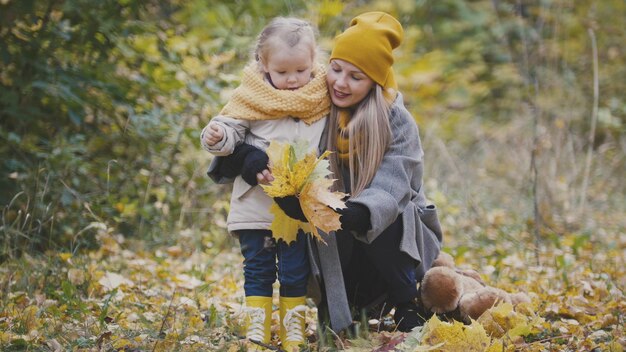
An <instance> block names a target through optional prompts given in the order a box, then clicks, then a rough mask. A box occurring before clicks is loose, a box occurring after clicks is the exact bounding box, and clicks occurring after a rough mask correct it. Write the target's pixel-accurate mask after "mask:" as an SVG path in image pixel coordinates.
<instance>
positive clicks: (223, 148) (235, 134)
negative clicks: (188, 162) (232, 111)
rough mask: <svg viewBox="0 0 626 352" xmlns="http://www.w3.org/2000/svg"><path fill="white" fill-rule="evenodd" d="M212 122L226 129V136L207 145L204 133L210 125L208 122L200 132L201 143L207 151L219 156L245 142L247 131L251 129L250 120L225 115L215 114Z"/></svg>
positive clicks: (229, 152) (227, 153)
mask: <svg viewBox="0 0 626 352" xmlns="http://www.w3.org/2000/svg"><path fill="white" fill-rule="evenodd" d="M210 123H214V124H217V125H218V126H220V127H222V128H223V129H224V138H223V139H222V140H221V141H220V142H218V143H216V144H214V145H207V144H206V143H205V142H204V133H205V131H206V130H207V128H208V127H209V125H208V124H207V125H206V126H205V127H204V128H203V129H202V133H200V144H201V145H202V148H204V149H205V150H206V151H208V152H210V153H212V154H213V155H217V156H222V155H229V154H231V153H232V152H233V151H234V150H235V147H236V146H238V145H240V144H241V143H243V142H244V140H245V137H246V133H248V131H249V130H250V122H249V121H247V120H239V119H234V118H232V117H227V116H223V115H217V116H215V117H214V118H212V119H211V122H210Z"/></svg>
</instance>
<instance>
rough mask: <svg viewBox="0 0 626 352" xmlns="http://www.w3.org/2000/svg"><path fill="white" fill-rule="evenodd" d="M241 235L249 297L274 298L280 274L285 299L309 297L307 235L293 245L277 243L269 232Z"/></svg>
mask: <svg viewBox="0 0 626 352" xmlns="http://www.w3.org/2000/svg"><path fill="white" fill-rule="evenodd" d="M237 235H238V236H239V244H240V246H241V254H243V258H244V260H243V265H244V266H243V275H244V278H245V282H244V284H243V288H244V291H245V293H246V296H265V297H271V296H272V291H273V290H272V284H274V282H275V281H276V274H277V273H278V282H280V295H281V296H282V297H301V296H305V295H306V285H307V280H308V277H309V271H310V268H309V257H308V256H307V252H306V239H305V236H306V234H305V233H304V232H302V231H300V232H298V236H297V237H296V241H295V242H292V243H291V244H289V245H288V244H287V243H285V242H284V241H282V240H281V241H275V240H274V238H272V232H271V231H269V230H240V231H237Z"/></svg>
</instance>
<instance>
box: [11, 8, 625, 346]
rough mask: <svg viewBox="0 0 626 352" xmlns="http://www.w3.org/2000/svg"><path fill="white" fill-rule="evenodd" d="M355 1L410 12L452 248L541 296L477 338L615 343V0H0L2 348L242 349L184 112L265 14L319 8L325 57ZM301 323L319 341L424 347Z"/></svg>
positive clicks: (412, 88)
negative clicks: (321, 333) (322, 331)
mask: <svg viewBox="0 0 626 352" xmlns="http://www.w3.org/2000/svg"><path fill="white" fill-rule="evenodd" d="M369 10H380V11H387V12H389V13H391V14H393V15H394V16H396V17H397V18H398V19H399V20H400V21H401V22H402V24H403V26H404V28H405V41H404V43H403V44H402V46H401V47H400V48H399V49H397V50H396V51H395V55H396V64H395V68H396V71H397V77H398V81H399V85H400V90H401V91H402V92H403V94H404V96H405V101H406V102H407V105H408V108H409V110H410V111H411V112H412V113H413V115H414V116H415V119H416V122H417V123H418V124H419V126H420V133H421V136H422V141H423V144H424V150H425V153H426V164H425V166H426V169H425V177H424V179H425V184H426V187H427V189H428V192H429V193H428V196H429V198H431V199H432V200H433V202H434V203H435V204H437V206H438V207H439V214H440V216H441V220H442V222H443V227H444V231H445V236H446V237H445V243H444V244H445V248H444V250H445V251H447V252H449V253H451V254H452V255H453V256H454V257H455V259H456V261H457V264H458V265H460V266H466V267H472V268H475V269H477V270H478V271H479V272H480V273H481V274H482V275H483V277H484V278H485V280H486V281H487V282H489V283H490V284H492V285H494V286H498V287H501V288H503V289H505V290H509V291H519V290H522V291H526V292H529V293H530V294H531V295H532V297H533V304H534V306H533V311H534V313H535V315H533V314H530V313H528V314H525V315H523V317H524V319H522V320H521V321H523V324H521V323H519V321H518V323H519V324H518V323H516V324H513V325H511V326H509V327H508V328H505V329H503V333H502V334H500V336H499V337H497V336H496V335H494V334H492V335H491V337H490V338H491V339H493V340H492V342H493V341H496V338H497V339H499V341H500V342H501V345H502V346H503V348H504V349H510V348H511V347H512V346H513V348H517V349H521V350H561V349H569V350H579V349H585V350H592V349H597V350H623V348H624V347H626V337H625V333H624V330H623V326H624V323H625V320H626V304H625V303H624V289H625V288H626V279H625V277H626V272H625V269H624V268H625V267H626V197H625V195H626V192H625V188H626V177H624V175H625V172H624V170H626V167H625V166H626V159H625V156H626V133H625V132H626V126H625V124H626V97H625V95H624V91H625V90H626V47H625V46H624V43H626V20H625V19H626V3H625V2H624V1H622V0H602V1H600V0H592V1H584V2H583V1H567V0H540V1H539V0H537V1H520V0H518V1H512V0H472V1H463V0H438V1H434V0H433V1H429V0H415V1H410V0H385V1H379V0H373V1H363V0H359V1H357V0H355V1H337V0H319V1H304V0H302V1H298V0H284V1H272V0H256V1H215V0H202V1H200V0H190V1H183V0H163V1H150V0H149V1H136V0H101V1H89V0H65V1H56V0H49V1H43V0H39V1H38V0H19V1H17V0H0V40H1V41H0V87H1V89H0V140H1V143H0V155H1V157H2V158H1V159H2V160H1V162H0V207H1V210H2V212H1V214H0V220H1V222H0V302H1V303H0V348H1V349H2V350H45V351H60V350H245V348H246V346H245V345H242V344H241V343H240V341H239V339H238V337H237V334H238V333H240V331H239V327H240V326H239V325H238V322H237V320H236V319H235V318H233V317H232V316H233V313H236V312H237V311H238V310H239V309H240V304H241V302H242V299H243V293H242V292H243V291H242V275H241V257H240V255H239V254H238V248H237V243H236V241H235V240H233V239H232V238H230V237H229V236H227V234H226V230H225V217H226V214H227V212H228V199H229V193H230V192H229V190H230V189H229V188H228V186H222V185H215V184H213V183H212V182H211V181H210V179H209V178H208V177H206V175H205V171H206V168H207V166H208V164H209V162H210V156H209V154H208V153H206V152H204V151H202V150H201V148H200V147H199V132H200V130H201V129H202V127H203V126H204V125H205V124H206V123H207V122H208V121H209V120H210V118H211V116H213V115H215V114H217V113H218V112H219V111H220V108H221V107H222V106H223V104H224V103H225V101H226V99H227V98H228V96H229V94H230V93H231V92H232V90H233V88H234V87H236V85H237V83H238V80H239V77H240V76H239V72H240V70H241V68H242V67H243V65H244V64H245V63H246V62H247V61H248V60H249V57H250V50H251V47H252V45H253V43H254V40H255V36H256V35H257V34H258V32H259V31H260V29H261V28H262V27H263V26H264V25H265V24H266V23H267V22H268V21H269V20H270V19H271V18H273V17H275V16H279V15H280V16H298V17H302V18H305V19H308V20H310V21H311V22H312V23H314V24H316V25H317V26H318V28H319V44H320V48H321V49H322V52H323V53H324V52H325V53H326V54H327V53H328V52H329V50H330V48H331V47H332V39H333V37H334V36H335V35H336V34H338V33H339V32H341V30H342V29H343V28H344V27H345V26H346V24H347V23H348V21H349V19H350V18H352V17H353V16H355V15H356V14H359V13H361V12H364V11H369ZM364 40H367V38H364ZM311 314H314V309H312V313H311ZM531 316H532V317H531ZM515 326H517V327H523V329H518V330H516V331H515V333H513V332H512V330H514V329H511V328H514V327H515ZM309 328H310V329H312V330H310V331H309V333H308V334H309V337H310V343H311V347H317V348H319V349H322V350H324V349H326V350H333V349H362V350H375V349H379V350H381V351H383V350H385V351H392V350H394V349H395V350H411V349H413V348H417V347H415V346H416V345H418V344H419V343H421V342H420V341H413V340H410V339H407V335H405V334H399V333H393V332H391V333H388V334H387V333H386V332H384V331H382V330H384V329H381V328H380V327H378V328H374V329H371V330H372V332H370V333H367V331H365V332H364V333H363V334H362V336H351V337H348V338H342V339H335V341H332V339H331V341H325V340H323V339H320V340H318V339H316V337H315V322H314V319H311V324H310V326H309ZM364 330H368V329H364ZM522 330H523V331H522ZM411 336H413V337H415V336H414V335H411ZM411 341H413V342H411ZM468 348H469V349H468ZM464 349H465V350H471V348H470V347H465V348H464Z"/></svg>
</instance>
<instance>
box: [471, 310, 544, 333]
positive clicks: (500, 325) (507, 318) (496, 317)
mask: <svg viewBox="0 0 626 352" xmlns="http://www.w3.org/2000/svg"><path fill="white" fill-rule="evenodd" d="M478 322H479V323H480V324H482V325H483V326H484V327H485V329H486V330H487V332H488V333H489V334H490V335H491V336H494V337H502V336H504V335H505V334H506V335H508V336H509V337H515V336H526V335H529V334H530V333H531V332H532V327H531V326H530V324H529V319H528V318H527V317H526V316H524V315H522V314H520V313H518V312H516V311H515V310H513V305H512V304H511V303H502V304H499V305H497V306H495V307H493V308H490V309H489V310H487V311H486V312H485V313H483V315H481V316H480V317H479V318H478Z"/></svg>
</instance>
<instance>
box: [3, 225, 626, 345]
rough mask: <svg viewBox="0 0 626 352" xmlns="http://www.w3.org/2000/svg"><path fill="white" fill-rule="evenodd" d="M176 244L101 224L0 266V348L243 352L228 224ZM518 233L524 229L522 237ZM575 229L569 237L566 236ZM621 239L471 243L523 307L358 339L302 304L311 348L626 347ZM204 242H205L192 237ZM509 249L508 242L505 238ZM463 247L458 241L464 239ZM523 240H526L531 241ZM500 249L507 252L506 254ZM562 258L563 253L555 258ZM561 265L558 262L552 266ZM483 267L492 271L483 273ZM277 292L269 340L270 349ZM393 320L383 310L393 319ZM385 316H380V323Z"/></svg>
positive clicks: (376, 331) (625, 245)
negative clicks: (81, 242) (326, 329)
mask: <svg viewBox="0 0 626 352" xmlns="http://www.w3.org/2000/svg"><path fill="white" fill-rule="evenodd" d="M175 236H176V238H178V241H177V243H174V244H171V245H168V246H165V247H156V248H153V249H148V248H145V243H143V242H130V241H128V240H125V239H124V237H122V236H121V235H116V234H112V233H109V232H107V231H104V230H103V231H100V233H99V235H98V243H99V244H100V247H99V248H98V249H97V250H92V251H87V252H84V253H74V254H68V253H53V252H50V253H49V255H48V256H38V257H32V256H29V255H26V254H25V255H24V256H23V257H22V258H21V259H19V260H12V261H7V262H5V263H3V264H2V266H0V288H2V290H0V295H1V296H0V297H1V305H0V349H1V350H3V351H4V350H7V351H8V350H46V351H61V350H73V351H106V350H109V351H152V350H154V351H173V350H175V351H245V350H247V349H249V348H251V347H252V346H251V345H250V344H249V343H248V344H246V343H245V342H244V341H242V339H241V338H240V336H241V335H242V334H243V332H242V321H243V320H242V311H243V310H242V308H243V301H244V297H243V272H242V258H241V255H240V253H239V248H238V246H237V244H236V242H234V241H231V240H230V239H229V238H228V235H227V234H226V233H225V231H224V232H219V233H211V234H207V233H199V232H192V231H183V232H181V233H179V234H176V235H175ZM524 236H525V234H524V233H520V236H519V237H520V241H522V240H523V238H524ZM576 236H579V235H577V234H565V235H563V237H562V238H561V239H562V241H563V242H566V243H567V242H571V240H572V239H575V238H573V237H576ZM625 237H626V236H624V235H623V233H619V232H617V233H615V235H613V236H607V235H605V236H604V238H603V241H604V242H605V243H606V244H607V245H605V246H603V247H602V250H598V246H599V243H600V242H598V241H596V240H595V239H593V238H591V239H590V241H591V242H593V244H592V243H590V244H589V245H587V246H582V247H580V248H578V249H577V250H576V253H574V251H573V249H572V248H571V247H567V246H561V247H554V246H552V245H550V244H546V245H545V246H543V247H542V248H541V249H540V250H539V252H538V254H539V258H540V260H539V261H538V262H537V261H535V260H532V259H533V258H534V257H533V256H534V252H533V251H531V250H528V249H525V247H524V246H519V242H511V243H510V244H506V243H503V242H500V243H498V245H497V246H489V245H485V243H476V246H475V248H472V250H471V251H467V252H465V254H458V255H457V256H456V259H457V262H458V263H459V265H460V266H468V267H469V266H471V267H474V268H477V269H479V271H480V272H481V273H483V277H484V279H485V280H486V281H487V282H488V283H489V284H492V285H494V286H497V287H500V288H502V289H504V290H507V291H509V292H515V291H520V290H523V291H526V292H528V293H529V295H530V296H531V297H532V302H531V303H529V304H521V305H518V306H516V307H512V306H511V305H510V304H500V305H497V306H495V307H493V308H491V309H490V310H488V311H487V312H486V313H485V314H484V315H483V316H481V317H480V318H479V319H477V320H476V321H474V322H472V323H471V324H469V325H463V324H461V323H455V322H447V321H444V320H442V319H439V318H437V317H433V318H432V319H431V320H429V321H428V322H427V323H426V324H425V326H424V327H422V328H417V329H415V330H414V331H412V332H410V333H401V332H397V331H394V329H393V325H388V324H387V325H386V327H385V328H382V327H380V326H383V325H384V324H379V325H372V326H370V329H369V330H368V328H367V327H363V326H361V330H360V331H361V333H360V335H359V336H360V337H358V338H357V337H349V338H348V337H346V336H343V335H342V336H341V337H340V338H338V337H337V336H334V335H333V338H334V339H333V340H334V341H322V340H319V339H318V337H317V335H316V334H317V322H316V310H315V308H314V307H313V306H312V305H311V306H310V308H309V310H308V312H307V316H306V318H307V332H306V334H307V337H308V340H309V342H308V347H309V348H310V349H311V350H316V349H318V348H319V350H320V351H333V350H338V349H339V350H348V351H379V352H383V351H415V352H417V351H455V350H459V351H464V352H466V351H467V352H469V351H484V350H487V351H490V350H494V351H495V350H497V351H561V350H572V351H573V350H588V351H623V350H624V348H625V347H626V333H625V331H624V329H623V326H624V322H625V320H626V300H625V299H624V289H625V287H626V271H625V269H624V268H625V267H626V265H625V264H626V263H625V262H624V260H625V255H624V251H625V250H626V238H625ZM199 244H201V245H199ZM509 245H510V246H511V247H507V246H509ZM459 248H460V247H459ZM529 248H530V247H529ZM505 249H506V250H505ZM558 258H564V259H563V260H562V261H559V259H558ZM555 263H556V264H555ZM487 273H488V274H487ZM277 296H278V294H277V293H276V294H275V302H274V303H275V304H274V306H275V311H274V323H273V332H274V335H273V336H274V338H273V340H272V342H271V346H272V348H277V346H278V341H277V328H278V322H277V316H278V311H277V308H276V307H277ZM388 319H389V317H382V320H388ZM376 321H378V322H380V321H379V320H376Z"/></svg>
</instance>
